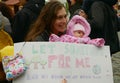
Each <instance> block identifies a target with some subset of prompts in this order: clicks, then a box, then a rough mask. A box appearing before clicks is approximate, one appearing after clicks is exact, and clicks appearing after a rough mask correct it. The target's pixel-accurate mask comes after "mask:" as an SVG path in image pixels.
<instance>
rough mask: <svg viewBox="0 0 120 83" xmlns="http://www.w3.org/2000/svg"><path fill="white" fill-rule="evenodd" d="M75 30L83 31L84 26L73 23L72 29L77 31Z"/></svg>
mask: <svg viewBox="0 0 120 83" xmlns="http://www.w3.org/2000/svg"><path fill="white" fill-rule="evenodd" d="M77 30H81V31H83V32H84V33H85V28H84V27H83V26H82V25H81V24H79V23H78V24H75V25H74V28H73V31H77Z"/></svg>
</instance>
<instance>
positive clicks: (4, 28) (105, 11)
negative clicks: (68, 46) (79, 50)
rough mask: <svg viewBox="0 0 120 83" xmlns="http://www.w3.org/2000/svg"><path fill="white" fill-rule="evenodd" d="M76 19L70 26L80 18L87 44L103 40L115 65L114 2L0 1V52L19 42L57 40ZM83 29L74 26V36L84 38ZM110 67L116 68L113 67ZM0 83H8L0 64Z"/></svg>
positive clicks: (119, 18)
mask: <svg viewBox="0 0 120 83" xmlns="http://www.w3.org/2000/svg"><path fill="white" fill-rule="evenodd" d="M76 15H78V18H79V16H80V20H76V21H75V20H74V21H75V23H74V25H75V24H79V23H81V18H82V19H84V20H86V21H87V22H88V27H90V30H89V35H88V34H87V36H89V38H91V40H92V39H95V38H103V39H104V41H105V45H108V46H110V54H111V57H112V60H113V62H114V64H115V61H116V56H118V55H120V53H119V52H120V39H119V37H118V36H119V35H118V32H120V2H119V1H118V0H0V31H1V32H0V43H2V44H0V45H1V47H0V50H1V49H3V48H4V47H6V46H8V45H10V46H13V43H18V42H23V41H30V42H31V41H49V37H50V35H51V34H55V35H56V37H57V36H58V37H61V36H63V35H64V34H67V33H66V31H68V24H69V22H71V20H72V18H74V16H76ZM86 21H85V22H86ZM82 22H83V21H82ZM74 25H71V26H74ZM80 26H81V25H80ZM84 26H85V27H86V25H85V24H83V26H82V27H84ZM83 29H84V28H82V29H81V27H80V28H79V29H78V26H77V30H79V32H77V34H81V32H82V34H83V35H85V34H86V32H85V31H84V30H83ZM82 30H83V31H82ZM86 31H87V30H86ZM71 33H73V32H71ZM2 35H3V36H2ZM67 35H70V34H67ZM71 36H73V35H70V38H73V37H71ZM82 37H83V38H85V39H87V38H88V37H87V38H86V37H84V36H82ZM77 38H78V37H77ZM73 39H75V38H73ZM63 40H64V39H63ZM76 40H79V39H76ZM82 40H84V39H82ZM87 40H88V39H87ZM87 40H85V41H84V43H86V41H87ZM89 40H90V39H89ZM1 41H2V42H1ZM5 41H7V42H5ZM55 41H58V40H55ZM87 42H88V41H87ZM95 42H96V40H95ZM118 62H120V61H118ZM115 65H118V64H115ZM113 67H115V68H116V66H113ZM118 67H119V66H118ZM118 67H117V68H116V69H118ZM114 72H116V71H114ZM117 74H118V71H117ZM114 75H115V77H117V79H116V78H115V83H119V82H120V77H119V76H116V73H114ZM119 75H120V72H119ZM0 83H11V81H7V80H6V78H5V73H4V71H3V68H2V63H1V60H0Z"/></svg>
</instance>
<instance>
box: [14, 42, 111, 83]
mask: <svg viewBox="0 0 120 83" xmlns="http://www.w3.org/2000/svg"><path fill="white" fill-rule="evenodd" d="M23 44H24V42H22V43H16V44H15V45H14V46H15V53H17V52H19V51H20V49H21V48H22V46H23ZM22 55H23V56H24V58H25V61H26V64H27V65H28V69H27V71H26V72H25V73H24V75H22V76H20V77H19V78H17V79H15V80H13V83H61V80H63V79H66V80H67V83H113V73H112V65H111V57H110V51H109V46H104V47H101V48H99V47H96V46H93V45H85V44H71V43H58V42H56V43H55V42H54V43H52V42H51V43H50V42H26V44H25V45H24V47H23V48H22Z"/></svg>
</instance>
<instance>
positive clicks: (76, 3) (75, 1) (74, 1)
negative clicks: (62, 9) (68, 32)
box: [69, 0, 83, 18]
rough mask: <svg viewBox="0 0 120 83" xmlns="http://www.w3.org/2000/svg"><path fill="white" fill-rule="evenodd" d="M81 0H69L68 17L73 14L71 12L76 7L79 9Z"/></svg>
mask: <svg viewBox="0 0 120 83" xmlns="http://www.w3.org/2000/svg"><path fill="white" fill-rule="evenodd" d="M82 2H83V0H70V6H69V11H70V18H71V17H72V16H73V13H74V12H75V11H76V10H77V9H81V6H82Z"/></svg>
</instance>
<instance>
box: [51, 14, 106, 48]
mask: <svg viewBox="0 0 120 83" xmlns="http://www.w3.org/2000/svg"><path fill="white" fill-rule="evenodd" d="M76 24H81V25H82V26H83V27H84V28H85V32H84V33H85V34H84V36H83V38H78V37H74V36H73V30H74V26H75V25H76ZM90 31H91V28H90V25H89V23H88V22H87V20H86V19H85V18H83V17H82V16H79V15H75V16H73V17H72V18H71V20H70V21H69V22H68V25H67V30H66V34H65V35H62V36H61V37H59V36H57V35H55V34H51V36H50V38H49V41H50V42H69V43H82V44H92V45H95V46H98V47H101V46H104V44H105V41H104V39H103V38H96V39H90V37H88V36H89V34H90Z"/></svg>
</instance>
